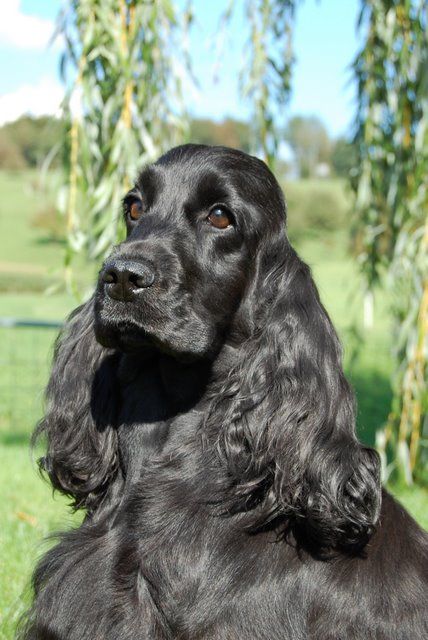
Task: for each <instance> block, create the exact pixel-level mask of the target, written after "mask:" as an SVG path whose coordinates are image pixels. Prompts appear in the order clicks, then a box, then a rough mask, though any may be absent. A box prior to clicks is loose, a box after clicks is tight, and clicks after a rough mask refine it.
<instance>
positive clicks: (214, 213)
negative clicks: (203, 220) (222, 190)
mask: <svg viewBox="0 0 428 640" xmlns="http://www.w3.org/2000/svg"><path fill="white" fill-rule="evenodd" d="M208 220H209V222H210V223H211V224H212V226H213V227H216V229H226V228H227V227H229V226H230V224H231V219H230V214H229V212H228V211H227V209H225V208H224V207H214V208H213V209H211V211H210V213H209V216H208Z"/></svg>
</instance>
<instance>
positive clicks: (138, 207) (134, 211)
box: [129, 200, 143, 220]
mask: <svg viewBox="0 0 428 640" xmlns="http://www.w3.org/2000/svg"><path fill="white" fill-rule="evenodd" d="M142 213H143V205H142V203H141V202H140V201H139V200H135V201H134V202H133V203H132V204H131V206H130V207H129V217H130V218H131V220H138V218H139V217H140V216H141V214H142Z"/></svg>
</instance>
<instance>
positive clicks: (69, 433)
mask: <svg viewBox="0 0 428 640" xmlns="http://www.w3.org/2000/svg"><path fill="white" fill-rule="evenodd" d="M93 322H94V312H93V300H92V299H91V300H89V301H88V302H87V303H86V304H84V305H82V306H81V307H79V308H78V309H76V310H75V311H74V312H73V313H72V314H71V316H70V317H69V319H68V321H67V323H66V325H65V328H64V329H63V331H62V332H61V334H60V336H59V337H58V340H57V343H56V346H55V355H54V362H53V367H52V372H51V376H50V380H49V383H48V387H47V392H46V397H47V411H46V415H45V417H44V418H43V419H42V420H41V422H40V423H39V424H38V426H37V428H36V431H35V433H34V436H33V442H36V441H37V440H38V439H39V438H40V437H41V436H43V435H44V436H45V437H46V440H47V453H46V456H44V457H43V458H41V459H40V460H39V466H40V468H41V469H42V470H44V471H46V472H47V474H48V475H49V478H50V480H51V482H52V485H53V486H54V487H55V489H58V490H59V491H61V492H62V493H65V494H66V495H68V496H70V497H72V498H73V503H72V504H73V506H74V507H75V508H76V509H78V508H85V509H87V511H88V512H89V513H91V512H93V511H94V510H95V509H96V508H97V506H98V505H99V503H100V501H101V500H102V498H103V497H104V494H105V493H106V491H107V489H108V487H109V485H110V483H111V482H112V479H113V478H114V476H115V474H116V472H117V468H118V455H117V435H116V431H115V429H114V422H115V413H116V403H115V397H116V395H115V393H116V391H115V371H116V367H117V357H118V356H117V354H115V353H114V352H113V351H110V350H108V349H105V348H104V347H102V346H101V345H100V344H98V342H97V341H96V339H95V335H94V327H93Z"/></svg>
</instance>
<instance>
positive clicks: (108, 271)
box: [101, 259, 155, 301]
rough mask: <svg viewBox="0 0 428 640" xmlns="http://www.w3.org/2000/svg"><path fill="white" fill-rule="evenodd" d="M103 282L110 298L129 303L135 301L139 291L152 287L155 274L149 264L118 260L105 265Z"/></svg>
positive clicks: (102, 272)
mask: <svg viewBox="0 0 428 640" xmlns="http://www.w3.org/2000/svg"><path fill="white" fill-rule="evenodd" d="M101 280H102V282H104V283H105V290H106V293H107V294H108V295H109V296H110V298H114V299H115V300H124V301H128V300H133V298H134V295H135V293H136V292H138V291H139V290H141V289H146V288H147V287H151V286H152V284H153V283H154V281H155V274H154V272H153V269H152V267H151V266H150V265H149V264H148V263H147V262H132V261H130V260H123V259H122V260H120V259H116V260H110V261H109V262H107V263H106V264H105V265H104V268H103V270H102V271H101Z"/></svg>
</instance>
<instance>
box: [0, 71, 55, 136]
mask: <svg viewBox="0 0 428 640" xmlns="http://www.w3.org/2000/svg"><path fill="white" fill-rule="evenodd" d="M63 97H64V88H63V87H62V86H61V85H60V84H59V83H58V82H56V81H55V80H53V79H52V78H47V77H45V78H41V80H39V82H38V83H37V84H23V85H21V86H20V87H18V89H15V91H11V92H10V93H6V94H3V95H2V96H0V126H1V125H3V124H4V123H5V122H11V121H13V120H16V118H19V116H22V115H25V114H30V115H32V116H43V115H48V114H49V115H59V113H60V104H61V100H62V99H63Z"/></svg>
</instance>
